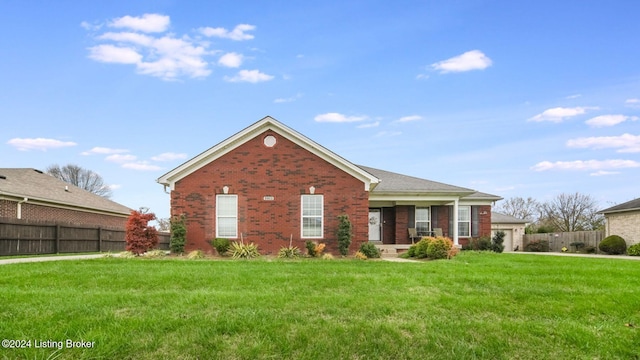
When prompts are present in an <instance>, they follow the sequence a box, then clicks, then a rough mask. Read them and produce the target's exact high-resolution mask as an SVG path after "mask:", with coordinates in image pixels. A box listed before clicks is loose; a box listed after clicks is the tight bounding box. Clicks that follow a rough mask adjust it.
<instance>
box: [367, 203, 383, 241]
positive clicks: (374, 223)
mask: <svg viewBox="0 0 640 360" xmlns="http://www.w3.org/2000/svg"><path fill="white" fill-rule="evenodd" d="M381 224H382V213H381V212H380V209H369V241H381V240H382V236H381V234H382V226H381Z"/></svg>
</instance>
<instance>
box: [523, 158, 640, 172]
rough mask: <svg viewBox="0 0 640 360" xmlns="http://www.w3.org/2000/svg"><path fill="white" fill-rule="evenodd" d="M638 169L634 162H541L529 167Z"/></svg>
mask: <svg viewBox="0 0 640 360" xmlns="http://www.w3.org/2000/svg"><path fill="white" fill-rule="evenodd" d="M636 167H640V162H637V161H634V160H575V161H556V162H551V161H542V162H539V163H537V164H536V165H534V166H533V167H531V169H532V170H534V171H547V170H606V169H622V168H636Z"/></svg>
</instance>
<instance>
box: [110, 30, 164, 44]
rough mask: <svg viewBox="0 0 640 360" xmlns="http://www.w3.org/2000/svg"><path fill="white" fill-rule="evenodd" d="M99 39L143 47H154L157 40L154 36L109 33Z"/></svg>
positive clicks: (132, 33)
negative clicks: (154, 41)
mask: <svg viewBox="0 0 640 360" xmlns="http://www.w3.org/2000/svg"><path fill="white" fill-rule="evenodd" d="M98 39H100V40H113V41H117V42H125V43H132V44H136V45H142V46H152V45H153V40H154V39H155V38H154V37H153V36H149V35H144V34H138V33H134V32H108V33H104V34H102V35H100V36H98Z"/></svg>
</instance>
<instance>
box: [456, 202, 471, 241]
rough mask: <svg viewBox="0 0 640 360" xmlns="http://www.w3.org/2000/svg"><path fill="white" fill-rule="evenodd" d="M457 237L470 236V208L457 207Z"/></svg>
mask: <svg viewBox="0 0 640 360" xmlns="http://www.w3.org/2000/svg"><path fill="white" fill-rule="evenodd" d="M458 236H461V237H469V236H471V206H458Z"/></svg>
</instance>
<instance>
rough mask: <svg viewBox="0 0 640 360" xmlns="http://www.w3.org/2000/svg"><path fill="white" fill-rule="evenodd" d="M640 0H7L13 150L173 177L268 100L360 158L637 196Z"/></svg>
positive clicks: (135, 186) (4, 137)
mask: <svg viewBox="0 0 640 360" xmlns="http://www.w3.org/2000/svg"><path fill="white" fill-rule="evenodd" d="M638 14H640V2H637V1H627V0H625V1H615V0H614V1H606V2H605V1H546V0H543V1H535V2H520V1H518V2H514V1H471V0H467V1H440V2H435V1H400V2H391V1H323V2H306V1H272V2H263V1H211V2H195V1H136V2H123V1H110V2H87V1H59V2H49V1H4V0H0V31H2V34H3V36H2V37H0V49H2V56H0V121H1V125H2V126H1V130H0V167H32V168H38V169H44V168H46V167H47V166H49V165H51V164H54V163H57V164H61V165H64V164H68V163H74V164H78V165H80V166H83V167H85V168H88V169H91V170H94V171H96V172H98V173H99V174H100V175H102V176H103V178H104V179H105V181H106V182H107V183H108V184H110V185H111V186H112V188H113V194H114V195H113V198H112V199H113V200H115V201H117V202H119V203H121V204H123V205H126V206H129V207H131V208H139V207H141V206H145V207H149V208H150V209H151V211H153V212H155V213H156V214H157V215H158V216H160V217H167V216H168V215H169V196H168V195H167V194H165V193H164V192H163V188H162V186H160V185H158V184H157V183H156V179H157V178H158V177H159V176H160V175H162V174H164V173H165V172H167V171H169V170H171V169H173V168H174V167H176V166H178V165H179V164H181V163H182V162H184V161H186V160H187V159H189V158H191V157H193V156H196V155H197V154H199V153H200V152H202V151H204V150H206V149H208V148H209V147H211V146H213V145H215V144H217V143H218V142H220V141H222V140H224V139H225V138H227V137H229V136H231V135H233V134H234V133H236V132H238V131H240V130H242V129H243V128H245V127H246V126H248V125H250V124H252V123H254V122H255V121H258V120H259V119H261V118H263V117H264V116H267V115H270V116H273V117H274V118H276V119H278V120H280V121H281V122H283V123H285V124H287V125H288V126H290V127H292V128H293V129H295V130H297V131H299V132H301V133H302V134H304V135H306V136H308V137H310V138H311V139H313V140H315V141H317V142H318V143H320V144H322V145H323V146H325V147H327V148H329V149H331V150H332V151H334V152H336V153H338V154H339V155H341V156H343V157H345V158H346V159H348V160H350V161H352V162H353V163H356V164H361V165H367V166H372V167H377V168H381V169H385V170H389V171H394V172H399V173H403V174H407V175H413V176H418V177H422V178H426V179H430V180H436V181H441V182H445V183H449V184H453V185H458V186H463V187H470V188H473V189H477V190H480V191H483V192H488V193H492V194H495V195H499V196H502V197H504V198H510V197H514V196H521V197H529V196H531V197H533V198H535V199H537V200H539V201H546V200H549V199H551V198H552V197H554V196H555V195H558V194H560V193H563V192H564V193H571V192H576V191H578V192H581V193H585V194H589V195H591V196H593V197H594V198H595V199H596V200H597V201H598V203H599V204H600V205H601V208H604V207H609V206H612V205H614V204H617V203H621V202H624V201H628V200H631V199H633V198H637V197H640V186H639V185H638V179H639V178H640V46H639V44H640V43H639V42H638V34H640V22H638V21H637V15H638Z"/></svg>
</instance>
